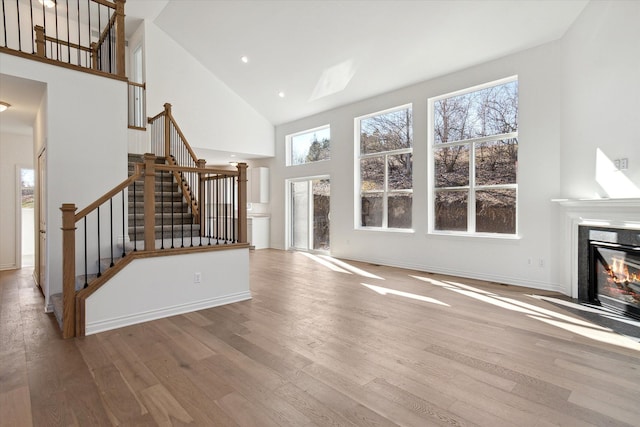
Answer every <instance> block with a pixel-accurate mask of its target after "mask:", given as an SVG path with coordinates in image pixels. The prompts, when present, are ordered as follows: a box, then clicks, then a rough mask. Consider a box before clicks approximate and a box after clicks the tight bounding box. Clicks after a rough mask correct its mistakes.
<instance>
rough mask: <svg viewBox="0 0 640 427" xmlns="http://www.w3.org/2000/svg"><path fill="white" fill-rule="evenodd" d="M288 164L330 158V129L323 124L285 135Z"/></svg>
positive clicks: (292, 164) (293, 164)
mask: <svg viewBox="0 0 640 427" xmlns="http://www.w3.org/2000/svg"><path fill="white" fill-rule="evenodd" d="M287 140H288V144H289V152H290V156H289V158H288V159H287V160H288V166H295V165H302V164H305V163H312V162H318V161H321V160H329V159H331V129H330V128H329V126H325V127H322V128H318V129H313V130H310V131H304V132H301V133H298V134H295V135H290V136H289V137H287Z"/></svg>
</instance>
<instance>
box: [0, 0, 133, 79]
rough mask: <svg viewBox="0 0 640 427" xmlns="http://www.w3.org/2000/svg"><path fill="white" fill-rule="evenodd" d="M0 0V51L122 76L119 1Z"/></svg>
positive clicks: (121, 5)
mask: <svg viewBox="0 0 640 427" xmlns="http://www.w3.org/2000/svg"><path fill="white" fill-rule="evenodd" d="M0 2H1V7H2V21H1V22H0V51H5V52H8V53H18V54H32V55H34V56H35V57H37V58H42V59H49V60H52V61H55V62H58V63H62V64H66V65H68V66H72V67H80V68H83V69H90V70H94V71H99V72H104V73H107V74H112V75H116V76H119V77H122V78H124V77H125V76H126V71H125V31H124V3H125V0H114V1H109V0H0Z"/></svg>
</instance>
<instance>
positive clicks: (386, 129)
mask: <svg viewBox="0 0 640 427" xmlns="http://www.w3.org/2000/svg"><path fill="white" fill-rule="evenodd" d="M356 129H358V135H359V141H357V142H356V143H357V144H358V145H359V150H358V151H359V155H358V165H357V167H356V170H359V178H360V179H359V186H360V188H359V197H360V200H359V203H358V205H359V207H360V218H359V220H358V221H356V222H357V223H358V224H357V226H358V227H375V228H382V229H388V228H398V229H410V228H411V211H412V205H413V157H412V155H413V154H412V153H413V128H412V108H411V106H410V105H409V106H402V107H399V108H395V109H392V110H387V111H383V112H380V113H375V114H372V115H368V116H365V117H360V118H357V119H356Z"/></svg>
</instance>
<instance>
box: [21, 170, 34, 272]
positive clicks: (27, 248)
mask: <svg viewBox="0 0 640 427" xmlns="http://www.w3.org/2000/svg"><path fill="white" fill-rule="evenodd" d="M19 174H20V180H19V182H20V219H21V221H20V223H21V225H20V231H21V233H20V236H21V237H20V243H21V245H20V247H21V250H20V252H21V254H20V256H21V267H22V268H26V267H29V268H31V267H33V266H34V265H35V215H34V206H35V198H34V197H35V191H34V190H35V173H34V170H33V168H25V167H21V168H20V172H19Z"/></svg>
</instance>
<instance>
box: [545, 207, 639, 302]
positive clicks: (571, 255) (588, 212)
mask: <svg viewBox="0 0 640 427" xmlns="http://www.w3.org/2000/svg"><path fill="white" fill-rule="evenodd" d="M552 202H554V203H557V204H558V205H559V206H560V207H561V209H562V211H563V213H564V221H563V229H564V232H563V239H562V240H563V243H562V245H563V246H562V247H563V248H564V250H563V256H564V265H567V266H569V268H566V269H565V275H564V277H565V280H564V281H565V283H570V289H567V291H569V292H567V293H568V294H569V296H571V297H572V298H577V297H578V227H579V226H581V225H585V226H589V225H590V226H599V227H609V228H620V229H629V230H638V231H640V198H629V199H554V200H552Z"/></svg>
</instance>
